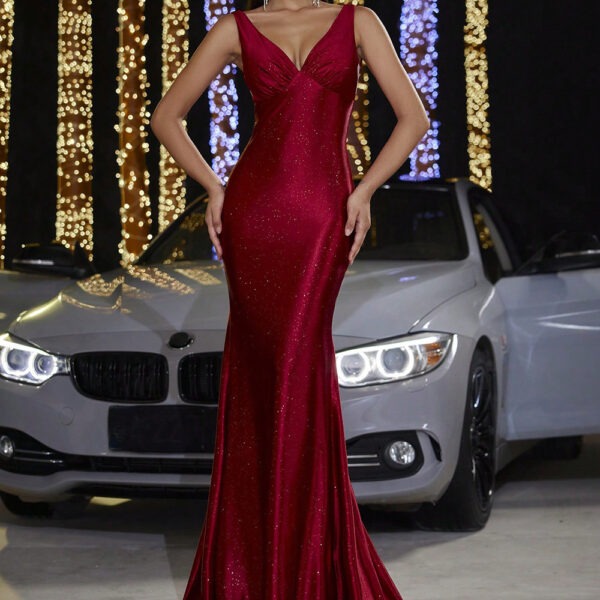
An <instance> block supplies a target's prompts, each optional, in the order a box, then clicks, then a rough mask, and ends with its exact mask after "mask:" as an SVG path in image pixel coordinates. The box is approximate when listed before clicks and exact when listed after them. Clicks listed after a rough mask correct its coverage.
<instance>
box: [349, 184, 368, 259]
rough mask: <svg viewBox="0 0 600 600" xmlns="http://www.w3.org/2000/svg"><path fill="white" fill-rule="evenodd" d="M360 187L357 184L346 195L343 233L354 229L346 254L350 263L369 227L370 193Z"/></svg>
mask: <svg viewBox="0 0 600 600" xmlns="http://www.w3.org/2000/svg"><path fill="white" fill-rule="evenodd" d="M360 187H361V186H360V184H359V185H358V186H357V187H356V189H355V190H354V191H353V192H352V193H351V194H350V195H349V196H348V200H347V203H346V206H347V210H348V219H347V220H346V228H345V234H346V235H350V234H351V233H352V232H353V231H354V241H353V243H352V247H351V248H350V254H349V255H348V260H349V261H350V264H352V263H353V262H354V259H355V258H356V255H357V254H358V251H359V250H360V247H361V246H362V243H363V241H364V239H365V236H366V235H367V231H369V227H371V194H370V193H368V192H365V191H364V190H362V189H360Z"/></svg>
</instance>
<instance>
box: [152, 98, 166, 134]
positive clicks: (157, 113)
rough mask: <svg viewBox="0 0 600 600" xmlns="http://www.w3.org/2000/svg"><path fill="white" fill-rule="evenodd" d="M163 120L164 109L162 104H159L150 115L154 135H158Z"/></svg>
mask: <svg viewBox="0 0 600 600" xmlns="http://www.w3.org/2000/svg"><path fill="white" fill-rule="evenodd" d="M162 121H163V115H162V110H161V108H160V104H158V105H157V106H156V108H155V109H154V111H153V112H152V115H151V116H150V129H152V132H153V133H154V135H158V130H159V129H160V125H161V123H162Z"/></svg>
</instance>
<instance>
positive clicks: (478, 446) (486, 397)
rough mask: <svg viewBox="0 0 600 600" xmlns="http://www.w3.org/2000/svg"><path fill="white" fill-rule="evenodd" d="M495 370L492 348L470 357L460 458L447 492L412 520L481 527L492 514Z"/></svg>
mask: <svg viewBox="0 0 600 600" xmlns="http://www.w3.org/2000/svg"><path fill="white" fill-rule="evenodd" d="M496 415H497V394H496V371H495V367H494V360H493V358H492V355H491V352H490V351H487V350H485V349H484V348H481V347H478V348H476V350H475V352H474V354H473V357H472V359H471V365H470V368H469V379H468V386H467V402H466V408H465V415H464V421H463V428H462V435H461V443H460V450H459V456H458V462H457V465H456V470H455V472H454V476H453V478H452V480H451V481H450V484H449V486H448V488H447V489H446V492H445V493H444V495H443V496H442V497H441V498H440V499H439V500H438V501H437V502H435V503H426V504H423V505H422V506H421V507H420V508H419V509H418V510H417V511H415V512H414V513H413V517H412V518H413V522H414V524H415V525H416V526H417V527H418V528H419V529H425V530H428V531H477V530H479V529H482V528H483V527H484V526H485V524H486V523H487V520H488V518H489V516H490V513H491V510H492V503H493V498H494V487H495V482H496Z"/></svg>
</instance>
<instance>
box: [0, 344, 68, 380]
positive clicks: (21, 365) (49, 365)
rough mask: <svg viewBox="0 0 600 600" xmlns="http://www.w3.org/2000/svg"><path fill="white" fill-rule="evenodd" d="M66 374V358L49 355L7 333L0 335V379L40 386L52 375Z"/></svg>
mask: <svg viewBox="0 0 600 600" xmlns="http://www.w3.org/2000/svg"><path fill="white" fill-rule="evenodd" d="M68 372H69V361H68V359H67V357H66V356H59V355H57V354H50V353H49V352H45V351H44V350H41V349H40V348H36V347H35V346H30V345H29V344H27V343H25V342H23V341H21V340H17V339H15V338H14V337H12V336H11V335H9V334H7V333H5V334H3V335H0V377H4V378H5V379H10V380H11V381H19V382H21V383H30V384H33V385H41V384H42V383H44V382H45V381H48V379H50V378H51V377H53V376H54V375H64V374H66V373H68Z"/></svg>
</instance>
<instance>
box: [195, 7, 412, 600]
mask: <svg viewBox="0 0 600 600" xmlns="http://www.w3.org/2000/svg"><path fill="white" fill-rule="evenodd" d="M234 14H235V19H236V22H237V26H238V32H239V37H240V43H241V47H242V61H243V73H244V79H245V81H246V83H247V85H248V88H249V90H250V92H251V94H252V97H253V100H254V103H255V124H254V129H253V133H252V136H251V138H250V140H249V142H248V144H247V146H246V148H245V149H244V152H243V153H242V155H241V157H240V159H239V161H238V163H237V164H236V166H235V168H234V169H233V171H232V172H231V175H230V178H229V181H228V183H227V186H226V190H225V201H224V206H223V213H222V225H223V229H222V233H221V236H220V237H221V242H222V247H223V263H224V266H225V272H226V275H227V282H228V287H229V300H230V313H229V321H228V325H227V333H226V337H225V348H224V355H223V366H222V379H221V389H220V404H219V408H218V416H217V437H216V447H215V459H214V466H213V474H212V481H211V488H210V494H209V500H208V508H207V513H206V518H205V521H204V525H203V529H202V533H201V535H200V542H199V544H198V549H197V553H196V557H195V560H194V564H193V567H192V572H191V575H190V579H189V582H188V586H187V589H186V593H185V597H184V600H374V599H385V600H392V599H395V600H398V599H400V600H401V598H400V594H399V593H398V591H397V590H396V588H395V586H394V584H393V582H392V580H391V578H390V576H389V574H388V572H387V570H386V569H385V567H384V565H383V563H382V562H381V560H380V559H379V557H378V555H377V553H376V551H375V549H374V547H373V545H372V542H371V540H370V539H369V537H368V534H367V532H366V530H365V528H364V525H363V523H362V521H361V517H360V514H359V512H358V506H357V503H356V499H355V497H354V493H353V490H352V487H351V484H350V479H349V475H348V467H347V457H346V446H345V440H344V431H343V423H342V416H341V408H340V396H339V389H338V383H337V374H336V370H335V354H334V347H333V339H332V333H331V326H332V320H333V311H334V306H335V301H336V297H337V295H338V292H339V289H340V286H341V282H342V278H343V276H344V273H345V271H346V268H347V266H348V254H349V251H350V246H351V242H352V236H349V237H347V236H345V235H344V225H345V221H346V199H347V198H348V195H349V194H350V192H351V191H352V189H353V184H352V177H351V170H350V165H349V159H348V155H347V152H346V137H347V131H348V124H349V118H350V113H351V109H352V104H353V100H354V95H355V90H356V85H357V81H358V71H359V66H360V61H359V57H358V54H357V51H356V46H355V40H354V6H353V5H351V4H347V5H343V6H342V8H341V9H340V11H339V12H338V14H337V16H336V17H335V20H334V21H333V22H332V24H331V26H330V28H329V29H328V30H327V32H326V33H325V34H324V36H323V37H322V38H321V39H320V40H319V42H318V43H317V44H316V46H314V47H313V49H312V50H311V52H310V53H309V55H308V56H307V57H306V59H305V62H304V64H303V65H300V68H298V66H296V65H295V64H294V62H293V61H292V59H291V58H289V57H288V56H287V55H286V54H285V53H284V51H283V50H282V49H280V48H279V47H278V46H276V45H275V44H274V43H273V42H271V41H270V40H269V39H268V38H267V37H265V36H264V35H263V34H262V33H261V32H260V31H259V29H257V28H256V26H255V25H254V24H253V23H252V21H251V19H250V18H249V17H248V16H246V14H245V13H244V12H242V11H237V12H235V13H234Z"/></svg>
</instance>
